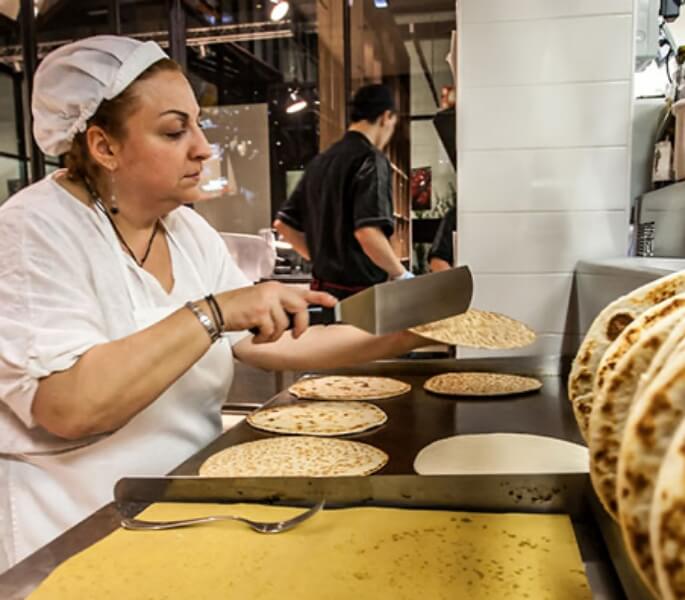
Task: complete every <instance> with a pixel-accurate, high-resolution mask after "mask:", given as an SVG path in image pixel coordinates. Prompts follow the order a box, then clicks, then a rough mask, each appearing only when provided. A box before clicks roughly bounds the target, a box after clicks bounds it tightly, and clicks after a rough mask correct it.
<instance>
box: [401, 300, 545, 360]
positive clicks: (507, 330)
mask: <svg viewBox="0 0 685 600" xmlns="http://www.w3.org/2000/svg"><path fill="white" fill-rule="evenodd" d="M410 331H411V332H412V333H415V334H417V335H420V336H421V337H424V338H427V339H430V340H434V341H436V342H440V343H442V344H450V345H453V346H468V347H470V348H485V349H488V350H508V349H510V348H523V347H524V346H529V345H530V344H532V343H533V342H534V341H535V338H536V335H535V332H534V331H533V330H532V329H531V328H530V327H528V326H527V325H524V324H523V323H521V322H520V321H516V320H514V319H512V318H510V317H507V316H505V315H501V314H498V313H494V312H487V311H484V310H476V309H472V310H469V311H467V312H465V313H464V314H461V315H457V316H455V317H450V318H448V319H443V320H442V321H435V322H434V323H428V324H426V325H421V326H420V327H414V328H412V329H410Z"/></svg>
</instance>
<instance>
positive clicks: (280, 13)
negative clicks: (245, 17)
mask: <svg viewBox="0 0 685 600" xmlns="http://www.w3.org/2000/svg"><path fill="white" fill-rule="evenodd" d="M271 3H272V4H273V7H272V8H271V13H270V14H269V18H270V19H271V20H272V21H280V20H281V19H283V18H284V17H285V16H286V15H287V14H288V11H289V10H290V4H289V3H288V2H287V0H271Z"/></svg>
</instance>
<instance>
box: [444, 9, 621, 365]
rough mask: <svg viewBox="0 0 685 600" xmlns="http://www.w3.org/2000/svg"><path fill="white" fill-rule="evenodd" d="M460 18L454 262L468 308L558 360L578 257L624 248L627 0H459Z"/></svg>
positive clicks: (609, 253)
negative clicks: (502, 320) (498, 318)
mask: <svg viewBox="0 0 685 600" xmlns="http://www.w3.org/2000/svg"><path fill="white" fill-rule="evenodd" d="M457 20H458V31H459V32H460V35H459V67H458V86H457V87H458V104H457V106H458V116H457V119H458V127H457V129H458V134H457V138H458V141H457V146H458V161H459V163H458V169H457V177H458V206H459V209H458V212H459V216H458V231H459V233H458V255H457V259H458V262H459V263H460V264H467V265H470V266H471V269H472V270H473V272H474V275H475V295H474V301H473V305H474V306H475V307H478V308H482V309H486V310H494V311H497V312H502V313H506V314H508V315H510V316H512V317H515V318H518V319H521V320H523V321H525V322H526V323H528V324H529V325H530V326H531V327H533V328H534V329H535V330H536V331H537V332H538V334H539V340H538V342H537V343H536V345H535V346H533V347H532V348H525V349H522V350H521V351H519V353H521V354H560V353H562V351H563V350H565V351H567V352H568V350H569V348H568V347H564V343H565V342H564V335H563V334H564V332H565V331H567V325H566V320H567V310H568V303H569V298H570V295H571V286H572V280H573V270H574V266H575V264H576V262H577V261H578V260H581V259H592V258H608V257H613V256H621V255H623V254H624V253H625V251H626V248H627V244H628V208H629V205H630V193H629V185H630V152H629V146H630V141H631V140H630V132H631V117H632V115H631V110H632V109H631V107H632V70H633V69H632V65H633V1H632V0H554V1H550V0H489V1H488V2H484V1H483V0H458V1H457ZM578 333H580V332H573V331H571V332H570V334H571V335H570V336H569V337H568V338H567V339H566V344H568V343H571V344H573V342H574V341H575V338H576V335H575V334H578ZM483 354H484V353H482V352H478V351H469V350H461V351H460V356H480V355H483ZM487 354H491V353H487Z"/></svg>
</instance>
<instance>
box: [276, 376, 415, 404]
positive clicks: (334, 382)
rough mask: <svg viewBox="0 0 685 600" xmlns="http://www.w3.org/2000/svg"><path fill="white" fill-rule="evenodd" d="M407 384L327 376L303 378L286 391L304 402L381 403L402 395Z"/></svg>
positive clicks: (397, 381) (393, 380) (382, 378)
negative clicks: (344, 401) (359, 401)
mask: <svg viewBox="0 0 685 600" xmlns="http://www.w3.org/2000/svg"><path fill="white" fill-rule="evenodd" d="M409 390H411V385H409V384H408V383H405V382H404V381H399V380H398V379H391V378H390V377H373V376H366V375H356V376H349V375H328V376H326V377H306V378H304V379H300V380H299V381H297V382H295V383H294V384H293V385H291V386H290V387H289V388H288V391H289V392H290V393H291V394H293V396H297V397H298V398H307V399H308V400H382V399H384V398H393V397H395V396H400V395H402V394H406V393H407V392H408V391H409Z"/></svg>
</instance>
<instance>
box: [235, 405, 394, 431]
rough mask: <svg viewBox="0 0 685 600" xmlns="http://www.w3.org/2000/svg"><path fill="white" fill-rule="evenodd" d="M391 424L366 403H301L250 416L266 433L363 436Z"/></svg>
mask: <svg viewBox="0 0 685 600" xmlns="http://www.w3.org/2000/svg"><path fill="white" fill-rule="evenodd" d="M387 420H388V415H386V414H385V413H384V412H383V411H382V410H381V409H380V408H378V407H377V406H374V405H373V404H368V403H366V402H325V401H324V402H297V403H295V404H285V405H282V406H272V407H269V408H263V409H261V410H258V411H255V412H253V413H250V414H249V415H247V422H248V423H249V424H250V425H252V427H255V428H256V429H261V430H262V431H269V432H272V433H294V434H302V435H321V436H333V435H345V434H349V433H360V432H362V431H366V430H367V429H372V428H374V427H378V426H379V425H382V424H383V423H385V422H386V421H387Z"/></svg>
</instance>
